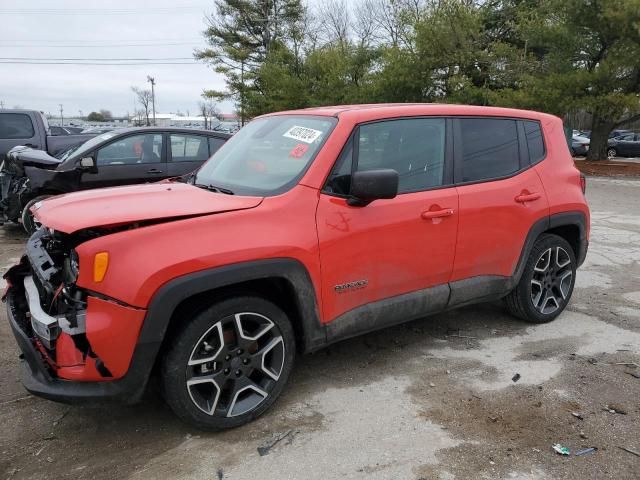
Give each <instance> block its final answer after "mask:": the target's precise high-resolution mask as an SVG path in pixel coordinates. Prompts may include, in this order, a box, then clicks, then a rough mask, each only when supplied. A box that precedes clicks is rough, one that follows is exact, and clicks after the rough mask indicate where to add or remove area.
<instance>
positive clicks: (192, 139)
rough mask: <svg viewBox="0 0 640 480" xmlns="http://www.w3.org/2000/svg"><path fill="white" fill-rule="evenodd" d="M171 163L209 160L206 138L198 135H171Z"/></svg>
mask: <svg viewBox="0 0 640 480" xmlns="http://www.w3.org/2000/svg"><path fill="white" fill-rule="evenodd" d="M170 142H171V161H172V162H204V161H205V160H206V159H208V158H209V145H208V144H207V137H202V136H199V135H171V136H170Z"/></svg>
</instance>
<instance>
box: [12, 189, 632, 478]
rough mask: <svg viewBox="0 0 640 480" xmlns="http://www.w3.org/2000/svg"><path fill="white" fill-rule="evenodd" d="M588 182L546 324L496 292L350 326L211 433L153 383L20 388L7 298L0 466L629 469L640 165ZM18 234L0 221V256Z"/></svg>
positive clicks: (104, 471) (223, 471)
mask: <svg viewBox="0 0 640 480" xmlns="http://www.w3.org/2000/svg"><path fill="white" fill-rule="evenodd" d="M587 196H588V197H589V201H590V204H591V206H592V210H593V228H592V243H591V248H590V251H589V255H588V257H587V261H586V263H585V265H584V267H583V268H582V269H581V270H580V271H579V272H578V277H577V285H576V290H575V293H574V297H573V300H572V302H571V304H570V306H569V307H568V309H567V311H565V312H564V313H563V314H562V315H561V316H560V317H559V318H558V319H557V320H556V321H555V322H553V323H551V324H547V325H534V326H532V325H529V324H526V323H523V322H520V321H518V320H515V319H513V318H511V317H509V316H508V314H507V313H506V312H505V310H504V309H503V308H502V306H501V304H500V303H496V304H487V305H481V306H474V307H469V308H463V309H460V310H456V311H453V312H448V313H446V314H442V315H437V316H434V317H431V318H428V319H424V320H419V321H415V322H411V323H409V324H406V325H402V326H398V327H395V328H391V329H387V330H384V331H381V332H377V333H373V334H369V335H366V336H362V337H359V338H355V339H352V340H348V341H345V342H342V343H339V344H337V345H334V346H332V347H331V348H329V349H327V350H324V351H321V352H318V353H316V354H314V355H307V356H304V357H301V358H299V359H298V363H297V367H296V369H295V370H294V373H293V375H292V378H291V380H290V384H289V386H288V388H287V389H286V391H285V394H284V395H283V397H282V398H281V399H280V401H279V402H277V404H276V405H275V407H274V408H273V409H272V410H271V411H269V412H268V413H267V414H266V415H264V416H263V417H262V418H260V419H259V420H257V421H256V422H254V423H252V424H250V425H247V426H245V427H241V428H238V429H235V430H233V431H228V432H224V433H219V434H205V433H201V432H198V431H197V430H194V429H192V428H190V427H187V426H185V425H183V424H181V423H180V422H179V421H178V420H176V419H175V418H174V417H173V416H172V414H171V413H170V411H169V410H168V409H167V408H166V407H165V406H164V404H163V403H162V402H161V401H160V400H159V399H158V396H157V394H155V393H154V390H152V391H151V393H150V394H149V395H148V398H147V399H146V400H145V402H144V403H142V404H140V405H137V406H133V407H120V406H114V407H108V408H106V407H102V408H97V407H79V406H66V405H60V404H56V403H52V402H49V401H46V400H42V399H39V398H35V397H32V396H29V395H27V394H26V393H25V391H24V390H23V389H22V387H21V385H20V383H19V378H18V360H17V349H16V347H15V345H14V341H13V338H11V335H10V332H9V329H8V327H7V325H6V318H5V313H4V311H2V312H1V313H0V367H1V368H2V371H3V372H4V375H3V376H2V377H0V424H1V425H2V429H1V430H0V431H1V432H2V433H1V434H0V472H2V478H11V479H18V478H35V479H48V478H54V477H55V478H69V479H74V480H76V479H92V480H96V479H124V478H135V479H145V478H154V479H155V478H179V479H188V478H195V479H214V480H215V479H257V478H259V479H261V480H262V479H265V480H267V479H298V478H300V479H334V478H346V479H413V480H417V479H454V478H455V479H468V478H478V479H496V478H509V479H565V478H566V479H591V478H593V479H596V478H597V479H602V478H614V479H632V478H636V479H637V478H640V458H639V457H636V456H634V455H632V454H630V453H627V452H626V451H623V450H621V449H620V448H618V447H626V448H631V449H634V450H635V451H640V403H639V400H638V399H640V379H639V378H637V377H635V376H633V375H632V374H636V375H637V374H638V373H640V369H639V368H632V367H631V366H625V365H618V364H617V363H631V362H635V363H640V180H628V179H598V178H589V179H588V187H587ZM24 240H25V238H24V236H23V235H22V234H21V233H20V231H19V229H18V228H15V227H4V229H2V228H0V245H1V248H0V269H6V268H7V266H9V265H10V264H11V263H12V262H13V261H15V259H17V258H18V256H19V255H20V252H21V251H22V246H23V243H24ZM516 373H519V374H520V379H519V380H518V381H517V382H513V381H512V377H513V376H514V375H515V374H516ZM605 405H609V406H610V407H612V406H614V407H615V408H617V409H620V410H623V411H625V412H626V414H624V415H623V414H617V413H610V412H609V411H607V410H605V409H604V407H605ZM572 412H577V413H579V414H580V415H581V416H582V417H583V420H580V419H578V418H576V417H575V416H573V415H572ZM555 443H561V444H562V445H565V446H568V447H570V448H571V450H572V451H576V450H579V449H581V448H585V447H597V448H598V451H597V452H595V453H593V454H590V455H586V456H581V457H576V456H573V455H572V456H570V457H562V456H560V455H559V454H557V453H555V452H554V451H553V450H552V449H551V446H552V445H553V444H555ZM270 445H273V446H272V447H271V448H270V449H268V452H267V454H266V455H264V456H261V455H260V454H259V453H258V450H257V449H258V447H268V446H270Z"/></svg>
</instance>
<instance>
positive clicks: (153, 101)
mask: <svg viewBox="0 0 640 480" xmlns="http://www.w3.org/2000/svg"><path fill="white" fill-rule="evenodd" d="M147 81H148V82H149V83H150V84H151V105H152V108H153V126H154V127H155V126H156V93H155V90H154V87H155V86H156V79H155V78H153V77H152V76H150V75H147Z"/></svg>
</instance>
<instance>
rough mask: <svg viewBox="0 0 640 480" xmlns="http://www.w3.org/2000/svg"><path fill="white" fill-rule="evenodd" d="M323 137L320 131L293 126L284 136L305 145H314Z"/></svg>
mask: <svg viewBox="0 0 640 480" xmlns="http://www.w3.org/2000/svg"><path fill="white" fill-rule="evenodd" d="M320 135H322V132H321V131H320V130H314V129H313V128H307V127H298V126H293V127H291V128H290V129H289V130H287V131H286V132H284V133H283V134H282V136H283V137H287V138H293V139H294V140H299V141H301V142H305V143H313V142H315V141H316V140H317V138H318V137H319V136H320Z"/></svg>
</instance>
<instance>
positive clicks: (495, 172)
mask: <svg viewBox="0 0 640 480" xmlns="http://www.w3.org/2000/svg"><path fill="white" fill-rule="evenodd" d="M458 122H459V132H460V134H459V137H460V141H459V145H460V148H461V150H462V152H461V165H460V168H459V172H460V173H459V177H460V178H459V181H461V182H477V181H482V180H489V179H494V178H500V177H505V176H508V175H511V174H513V173H515V172H517V171H518V170H519V169H520V152H519V149H518V129H517V126H516V121H515V120H510V119H502V118H462V119H459V120H458ZM459 158H460V157H459Z"/></svg>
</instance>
